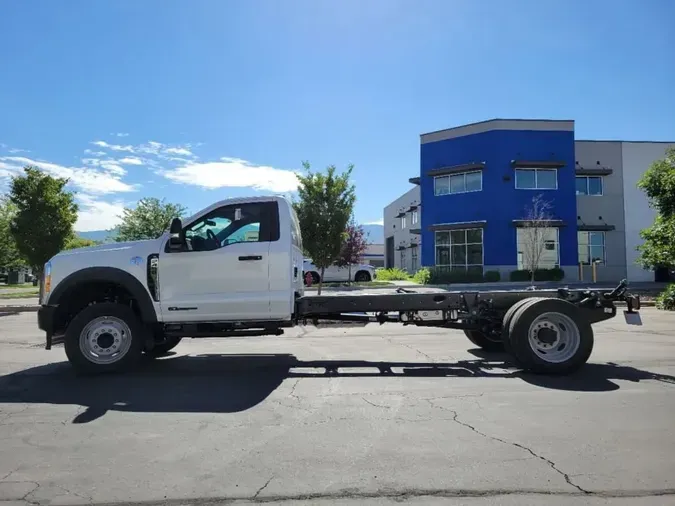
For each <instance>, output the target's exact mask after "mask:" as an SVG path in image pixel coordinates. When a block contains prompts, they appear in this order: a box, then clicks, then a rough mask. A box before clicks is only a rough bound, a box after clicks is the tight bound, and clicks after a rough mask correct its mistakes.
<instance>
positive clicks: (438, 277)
mask: <svg viewBox="0 0 675 506" xmlns="http://www.w3.org/2000/svg"><path fill="white" fill-rule="evenodd" d="M482 281H483V273H481V272H468V271H459V270H456V271H453V270H450V269H447V268H442V267H436V268H433V269H431V276H430V278H429V283H431V284H435V285H444V284H450V283H481V282H482Z"/></svg>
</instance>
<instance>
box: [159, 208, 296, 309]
mask: <svg viewBox="0 0 675 506" xmlns="http://www.w3.org/2000/svg"><path fill="white" fill-rule="evenodd" d="M302 259H303V257H302V238H301V235H300V227H299V224H298V221H297V217H296V216H295V211H294V210H293V208H292V206H291V205H290V204H289V203H288V201H286V200H285V199H283V198H281V197H273V198H267V197H261V198H247V199H245V200H244V199H241V200H237V199H233V200H227V201H223V202H219V203H217V204H214V205H212V206H210V207H208V208H206V209H204V210H203V211H201V212H200V213H198V214H197V215H195V216H192V217H190V218H188V219H187V220H184V221H182V222H181V221H180V220H179V221H178V222H176V221H174V223H173V224H172V230H171V231H170V233H168V234H165V236H164V237H163V238H162V244H161V245H160V252H159V257H158V262H157V264H158V265H157V283H156V288H155V292H156V293H155V296H156V299H157V300H158V302H159V310H160V312H161V317H162V321H164V322H192V321H202V322H204V321H227V320H232V321H242V320H290V319H291V315H292V313H293V308H294V304H295V298H296V297H298V296H300V295H302V293H303V280H302Z"/></svg>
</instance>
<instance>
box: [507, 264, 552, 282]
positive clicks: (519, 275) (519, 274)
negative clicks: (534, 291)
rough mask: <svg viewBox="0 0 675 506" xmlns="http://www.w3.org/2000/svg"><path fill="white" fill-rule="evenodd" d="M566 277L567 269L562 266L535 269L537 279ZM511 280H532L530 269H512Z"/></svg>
mask: <svg viewBox="0 0 675 506" xmlns="http://www.w3.org/2000/svg"><path fill="white" fill-rule="evenodd" d="M564 277H565V271H563V270H562V269H561V268H560V267H554V268H552V269H537V270H536V271H534V280H535V281H562V280H563V278H564ZM509 279H510V280H511V281H530V280H531V279H532V276H531V274H530V271H528V270H527V269H519V270H517V271H511V274H510V275H509Z"/></svg>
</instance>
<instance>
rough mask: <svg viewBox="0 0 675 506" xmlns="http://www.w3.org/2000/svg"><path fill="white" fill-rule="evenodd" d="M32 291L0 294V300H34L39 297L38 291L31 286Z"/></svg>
mask: <svg viewBox="0 0 675 506" xmlns="http://www.w3.org/2000/svg"><path fill="white" fill-rule="evenodd" d="M31 288H32V290H22V291H20V292H15V293H6V292H5V293H0V299H34V298H35V297H38V296H39V295H40V290H39V289H37V288H34V287H33V286H31Z"/></svg>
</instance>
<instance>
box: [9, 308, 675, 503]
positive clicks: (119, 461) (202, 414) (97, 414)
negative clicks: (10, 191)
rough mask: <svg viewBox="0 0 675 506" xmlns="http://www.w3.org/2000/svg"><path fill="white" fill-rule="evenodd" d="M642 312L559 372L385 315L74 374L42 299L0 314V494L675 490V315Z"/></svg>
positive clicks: (120, 499) (522, 497)
mask: <svg viewBox="0 0 675 506" xmlns="http://www.w3.org/2000/svg"><path fill="white" fill-rule="evenodd" d="M642 318H643V323H644V325H643V326H641V327H630V326H628V325H626V323H625V322H624V321H623V318H621V317H617V318H616V319H614V320H610V321H608V322H604V323H602V324H599V325H597V326H596V327H595V329H596V347H595V351H594V353H593V356H592V357H591V361H592V363H590V364H588V365H587V366H586V367H585V369H584V370H583V371H582V372H580V373H578V374H576V375H574V376H572V377H564V378H550V377H541V376H530V375H523V374H521V373H519V372H518V371H517V370H516V369H513V368H512V367H511V366H510V365H509V364H508V363H507V362H505V361H504V360H505V357H503V356H499V355H497V356H494V355H492V356H488V355H485V354H484V353H482V352H481V351H480V350H476V349H471V346H472V345H471V344H470V343H469V341H468V340H467V339H466V338H465V337H464V335H463V333H462V332H459V331H449V330H441V329H420V328H413V327H402V326H398V325H384V326H378V325H374V324H370V325H367V326H365V327H363V326H349V327H335V326H334V327H330V328H322V329H316V328H314V327H300V328H297V329H290V330H288V331H287V332H286V334H285V335H284V336H281V337H256V338H236V339H235V338H229V339H213V340H184V341H183V343H181V344H180V345H179V346H178V347H177V348H176V350H175V351H176V353H175V354H172V355H170V356H167V357H165V358H162V359H160V360H156V361H153V362H150V361H148V362H147V363H144V364H143V366H142V367H141V368H140V369H139V370H138V371H137V372H135V373H133V374H127V375H121V376H99V377H93V378H77V377H75V376H74V375H73V374H72V372H71V370H70V367H69V365H68V364H67V363H66V362H65V354H64V352H63V349H62V348H61V347H56V348H55V349H53V350H51V351H46V350H44V349H43V348H44V338H43V335H42V334H41V333H40V332H39V331H38V329H37V326H36V324H35V313H18V314H10V315H4V316H2V315H0V374H1V375H2V377H0V456H1V457H0V500H5V501H12V502H10V503H8V504H89V503H142V502H156V503H157V504H164V503H170V504H218V503H220V502H221V501H225V500H228V499H230V500H236V503H241V504H248V503H250V502H256V501H266V502H272V503H276V502H280V503H281V502H283V503H284V504H303V505H304V504H364V505H369V504H378V505H379V504H397V503H400V502H406V501H407V502H408V503H410V504H440V503H442V504H466V505H474V504H475V505H484V504H495V505H496V504H500V505H501V504H503V505H514V506H527V505H539V504H546V505H554V506H555V505H558V504H561V505H562V504H565V505H566V504H641V505H648V506H650V505H661V504H664V505H665V504H671V505H672V504H674V503H675V400H674V399H675V397H674V395H675V315H673V314H664V313H663V312H659V311H657V310H655V309H652V308H646V309H644V310H643V311H642ZM174 501H175V502H174ZM0 504H1V503H0Z"/></svg>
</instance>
